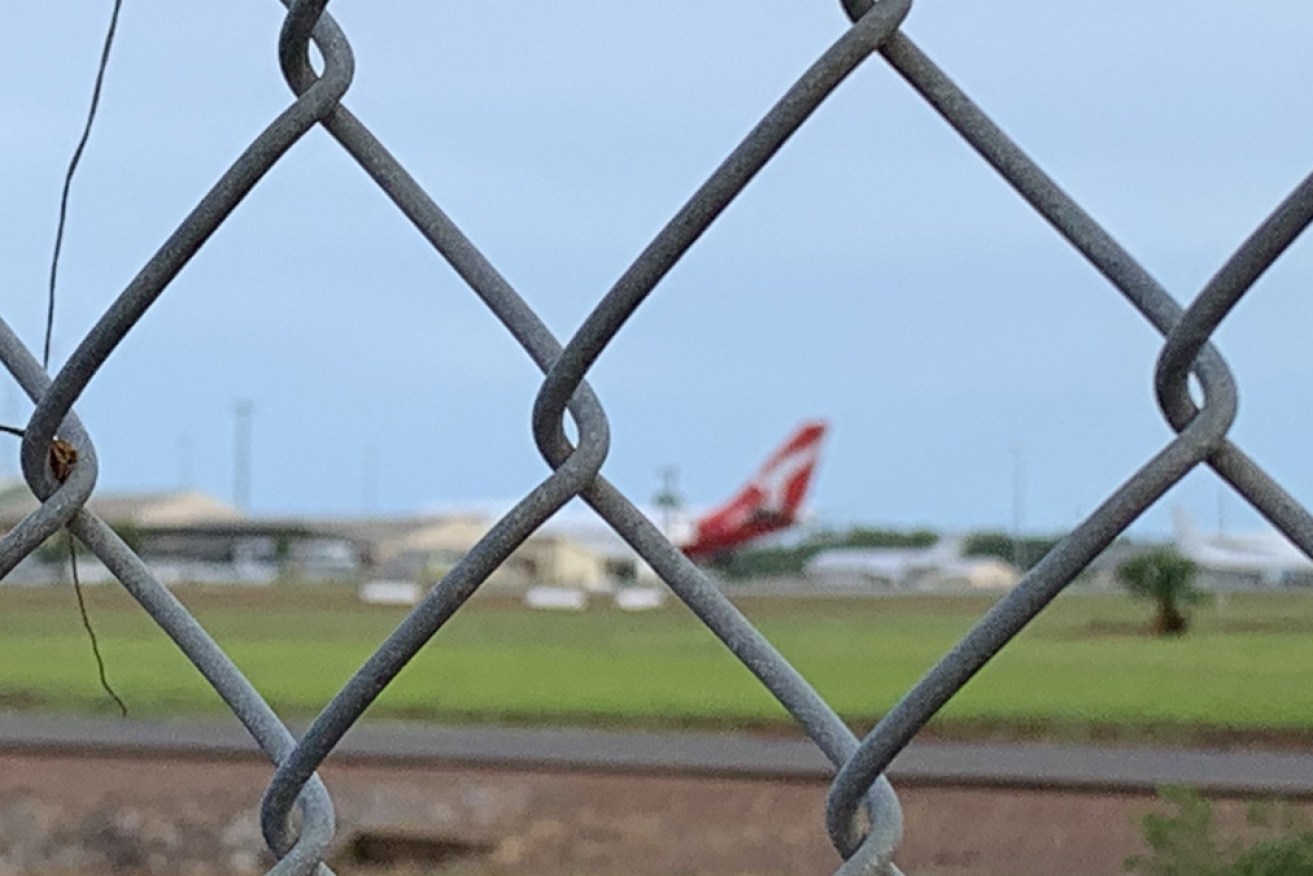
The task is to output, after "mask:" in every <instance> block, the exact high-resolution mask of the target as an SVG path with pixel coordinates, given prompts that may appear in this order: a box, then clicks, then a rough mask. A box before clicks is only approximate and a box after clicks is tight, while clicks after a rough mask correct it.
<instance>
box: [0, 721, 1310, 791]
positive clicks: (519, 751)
mask: <svg viewBox="0 0 1313 876" xmlns="http://www.w3.org/2000/svg"><path fill="white" fill-rule="evenodd" d="M293 730H294V732H297V733H299V732H300V729H299V728H296V727H294V728H293ZM5 752H12V753H19V754H37V755H41V754H45V755H50V756H59V757H70V756H77V755H80V754H81V755H86V756H114V757H140V758H170V759H186V758H189V757H192V758H204V759H214V758H219V757H224V758H240V759H263V755H262V754H261V753H260V752H259V750H258V749H257V747H256V746H255V744H254V742H253V741H252V740H251V739H250V737H249V736H247V735H246V733H245V731H244V730H243V728H242V727H241V725H240V724H238V723H237V721H236V720H235V719H228V720H217V719H216V720H207V721H202V720H176V721H147V720H137V719H110V718H85V717H71V716H58V715H27V714H7V715H0V753H5ZM331 762H337V763H352V762H354V763H361V764H374V765H380V766H384V765H399V764H406V763H415V764H425V765H451V766H462V767H476V768H482V769H498V768H501V769H514V770H517V771H526V770H530V771H533V770H541V771H556V772H587V773H643V774H667V775H706V776H718V777H724V778H743V779H750V778H761V779H775V780H790V779H792V780H799V781H824V780H825V779H827V778H828V777H829V776H830V775H831V774H832V772H833V768H832V767H831V765H830V764H828V763H827V761H826V760H825V758H824V757H823V756H822V755H821V754H820V751H819V750H818V749H817V748H816V747H815V746H814V745H813V744H812V743H810V742H809V741H807V740H804V739H800V738H781V737H769V736H756V735H748V734H737V733H706V732H650V731H621V730H597V729H539V728H534V729H528V728H510V727H489V726H477V725H455V726H450V725H447V726H438V725H431V724H422V723H403V722H366V723H364V724H362V725H359V726H357V727H356V728H354V729H353V730H352V731H351V732H350V733H349V734H348V735H347V736H346V738H345V739H344V740H343V742H342V744H341V746H339V748H338V750H337V751H336V752H335V753H334V755H333V758H332V761H331ZM889 778H890V779H891V780H892V781H893V782H894V783H895V785H900V784H901V785H904V786H908V785H920V786H930V787H981V788H1023V789H1024V788H1029V789H1037V790H1038V789H1044V790H1077V791H1082V790H1083V791H1108V792H1119V793H1152V792H1154V791H1155V790H1156V789H1157V788H1159V787H1161V786H1164V785H1180V786H1187V787H1192V788H1196V789H1198V790H1200V791H1204V792H1208V793H1212V794H1218V795H1226V796H1279V797H1292V798H1313V754H1307V755H1306V754H1296V753H1289V752H1280V753H1278V752H1264V751H1236V750H1229V751H1210V750H1180V749H1167V748H1131V747H1119V748H1102V747H1091V746H1061V745H1048V744H1016V745H998V744H988V745H984V744H963V743H943V742H926V743H914V744H913V745H911V746H909V747H908V749H907V750H906V751H904V752H903V753H902V754H900V755H899V756H898V757H897V758H896V759H895V760H894V762H893V765H892V767H891V768H890V770H889Z"/></svg>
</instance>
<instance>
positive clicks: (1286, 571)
mask: <svg viewBox="0 0 1313 876" xmlns="http://www.w3.org/2000/svg"><path fill="white" fill-rule="evenodd" d="M1172 521H1173V523H1174V524H1175V529H1176V549H1177V550H1178V551H1180V553H1181V555H1182V556H1184V557H1185V558H1186V559H1188V560H1191V561H1192V562H1193V563H1194V564H1195V565H1196V566H1198V567H1199V568H1200V569H1204V570H1207V571H1213V572H1227V573H1230V574H1235V575H1257V576H1258V577H1260V578H1261V579H1263V581H1265V582H1267V583H1270V584H1280V583H1284V582H1286V581H1287V580H1288V579H1290V578H1293V577H1300V578H1307V577H1309V576H1313V560H1311V559H1309V558H1308V557H1307V556H1306V555H1305V554H1304V552H1303V551H1301V550H1300V549H1299V548H1297V547H1296V546H1295V545H1294V544H1292V543H1291V542H1290V541H1289V540H1287V539H1286V537H1285V536H1284V535H1282V534H1281V533H1279V532H1277V531H1276V530H1273V531H1271V532H1262V533H1249V534H1246V535H1224V534H1222V533H1203V532H1200V531H1199V530H1198V529H1197V528H1196V527H1195V525H1194V521H1192V520H1191V519H1190V515H1189V514H1187V513H1186V511H1185V509H1183V508H1180V507H1177V508H1173V509H1172Z"/></svg>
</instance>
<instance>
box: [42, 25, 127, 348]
mask: <svg viewBox="0 0 1313 876" xmlns="http://www.w3.org/2000/svg"><path fill="white" fill-rule="evenodd" d="M122 8H123V0H114V11H113V12H112V13H110V17H109V29H108V30H107V31H106V33H105V45H104V47H103V48H102V49H101V51H100V66H99V67H98V68H97V70H96V84H95V86H94V87H93V88H92V91H91V108H90V110H88V112H87V124H86V126H85V127H84V128H83V129H82V138H81V139H80V140H78V144H77V148H76V149H74V150H73V158H72V159H71V160H70V161H69V163H68V172H67V173H65V174H64V191H63V193H62V194H61V195H60V197H59V225H58V226H57V227H56V228H55V251H54V254H53V255H52V256H51V258H50V295H49V304H48V306H47V307H46V342H45V346H44V348H43V349H42V353H41V367H43V368H45V369H46V370H47V371H49V370H50V340H51V337H52V336H53V335H54V332H55V280H56V278H57V276H58V274H59V253H60V250H61V249H63V247H64V225H65V224H66V222H67V220H68V195H69V192H70V191H71V190H72V188H73V174H74V173H76V172H77V167H78V163H79V162H80V161H81V160H82V151H83V150H84V149H86V147H87V140H88V139H90V137H91V125H92V123H93V122H94V121H95V120H96V110H97V109H99V108H100V91H101V87H102V86H103V85H104V84H105V70H106V69H107V68H108V67H109V50H110V48H111V47H112V46H113V45H114V32H115V31H116V30H117V29H118V24H119V10H120V9H122Z"/></svg>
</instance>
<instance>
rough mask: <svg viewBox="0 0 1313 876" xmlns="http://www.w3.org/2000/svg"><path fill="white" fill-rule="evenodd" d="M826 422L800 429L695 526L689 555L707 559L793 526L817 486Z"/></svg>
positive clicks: (807, 424) (689, 546)
mask: <svg viewBox="0 0 1313 876" xmlns="http://www.w3.org/2000/svg"><path fill="white" fill-rule="evenodd" d="M825 429H826V424H825V423H824V422H822V421H819V420H817V421H810V422H806V423H803V424H802V425H801V426H799V427H798V428H797V429H796V430H795V431H794V433H793V434H792V435H790V436H789V439H788V440H787V441H785V442H784V444H783V445H782V446H781V447H780V448H779V449H778V450H776V451H775V452H774V453H772V454H771V455H770V457H769V458H768V459H767V460H766V462H765V464H763V465H762V467H761V469H760V470H759V471H758V472H757V474H756V475H755V476H754V477H753V478H752V480H751V481H749V482H748V484H747V486H745V487H744V488H743V489H742V490H740V491H739V492H738V494H737V495H735V496H734V498H732V499H730V500H729V501H728V502H726V503H725V504H724V505H721V506H720V507H719V508H717V509H716V510H714V511H712V512H711V513H709V514H707V515H705V516H703V517H701V518H699V519H698V520H697V521H696V522H695V523H694V536H693V540H692V541H691V542H689V543H688V544H686V545H684V548H683V550H684V553H685V554H686V555H687V556H689V557H690V558H692V559H701V558H706V557H711V556H715V555H716V554H721V553H725V552H726V551H729V550H732V549H734V548H736V547H739V546H740V545H743V544H745V543H747V542H749V541H752V540H753V539H757V538H760V537H761V536H763V535H767V534H769V533H772V532H778V531H779V530H781V529H786V528H788V527H789V526H792V525H793V524H794V523H795V522H796V521H797V519H798V511H799V510H800V509H801V507H802V503H803V500H804V499H805V498H806V496H807V490H808V488H809V487H810V486H811V480H812V474H813V473H814V472H815V470H816V464H817V462H818V461H819V460H820V455H821V439H822V438H824V437H825Z"/></svg>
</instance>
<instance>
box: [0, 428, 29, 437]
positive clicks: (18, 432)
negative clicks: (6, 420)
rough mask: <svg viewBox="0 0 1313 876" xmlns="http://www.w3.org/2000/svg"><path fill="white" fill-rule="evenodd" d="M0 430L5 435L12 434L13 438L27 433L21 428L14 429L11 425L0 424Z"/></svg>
mask: <svg viewBox="0 0 1313 876" xmlns="http://www.w3.org/2000/svg"><path fill="white" fill-rule="evenodd" d="M0 432H4V433H5V434H6V435H13V436H14V437H15V438H22V437H23V436H24V435H26V434H27V433H26V432H24V431H23V430H22V429H15V428H14V427H13V426H0Z"/></svg>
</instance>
